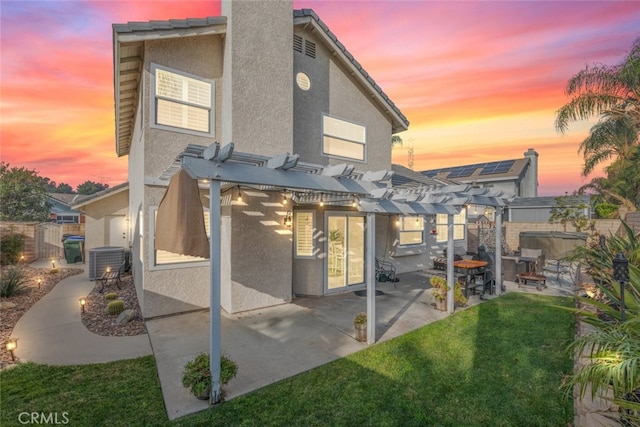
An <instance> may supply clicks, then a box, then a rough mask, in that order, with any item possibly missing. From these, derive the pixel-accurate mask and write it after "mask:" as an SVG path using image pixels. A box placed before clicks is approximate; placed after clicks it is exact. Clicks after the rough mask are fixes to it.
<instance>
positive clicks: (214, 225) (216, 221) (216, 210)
mask: <svg viewBox="0 0 640 427" xmlns="http://www.w3.org/2000/svg"><path fill="white" fill-rule="evenodd" d="M209 230H210V233H209V234H210V238H209V249H210V258H209V275H210V278H209V280H210V290H209V292H210V304H211V305H210V308H209V310H210V311H209V332H210V335H211V336H210V337H209V338H210V341H209V370H210V371H211V400H210V403H211V404H213V405H215V404H217V403H220V402H222V389H221V385H220V359H221V352H222V343H221V334H222V327H221V321H220V282H221V279H220V182H219V181H214V180H209Z"/></svg>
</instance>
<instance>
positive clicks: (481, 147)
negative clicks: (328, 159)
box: [0, 0, 640, 195]
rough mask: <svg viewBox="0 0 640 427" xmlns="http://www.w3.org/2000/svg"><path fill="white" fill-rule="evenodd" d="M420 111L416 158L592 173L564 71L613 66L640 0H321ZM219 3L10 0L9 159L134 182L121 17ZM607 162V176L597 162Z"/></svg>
mask: <svg viewBox="0 0 640 427" xmlns="http://www.w3.org/2000/svg"><path fill="white" fill-rule="evenodd" d="M294 7H295V8H296V9H299V8H312V9H314V10H315V11H316V13H317V14H318V15H319V16H320V18H321V19H322V20H323V21H324V22H325V23H326V24H327V25H328V26H329V28H330V29H331V30H332V31H333V32H334V33H335V34H336V36H337V37H338V39H339V40H340V41H341V42H342V43H343V44H344V45H345V46H346V47H347V49H348V50H349V51H350V52H351V53H352V54H353V55H354V56H355V58H356V59H357V60H358V61H359V62H360V63H361V64H362V65H363V67H364V68H365V69H366V70H367V72H368V73H369V74H370V75H371V76H372V77H373V79H374V80H375V81H376V82H377V83H378V84H379V85H380V87H382V89H383V90H384V91H385V92H386V93H387V95H389V97H390V98H391V99H392V100H393V101H394V102H395V104H396V105H397V106H398V107H399V108H400V109H401V110H402V112H403V113H404V114H405V115H406V116H407V118H408V119H409V121H410V122H411V124H410V127H409V131H407V132H404V133H401V134H400V136H401V137H402V139H403V140H404V146H403V147H399V148H395V149H394V155H393V159H394V162H395V163H400V164H403V165H406V164H407V151H408V148H409V146H413V148H414V151H415V160H414V169H415V170H425V169H434V168H439V167H446V166H454V165H462V164H469V163H480V162H485V161H494V160H503V159H512V158H519V157H522V156H523V153H524V152H525V151H526V150H527V149H528V148H530V147H533V148H535V149H536V150H537V151H538V153H539V154H540V157H539V161H540V172H539V182H540V187H539V194H540V195H558V194H564V192H565V191H569V192H571V191H573V190H575V189H577V188H578V187H579V186H580V185H582V184H584V183H585V182H588V181H589V179H590V178H591V177H588V178H582V177H581V176H580V168H581V164H582V159H581V157H580V156H579V155H578V153H577V148H578V144H579V143H580V141H582V139H584V137H585V136H586V135H587V133H588V129H589V128H590V126H591V125H592V124H593V123H595V122H594V121H592V122H583V123H575V124H572V125H571V127H570V130H569V132H568V133H567V134H566V135H559V134H558V133H557V132H556V131H555V128H554V119H555V112H556V110H557V109H558V108H560V107H561V106H562V105H563V104H565V103H566V102H567V101H568V98H567V97H566V95H565V93H564V87H565V84H566V82H567V80H568V79H569V78H570V77H571V76H572V75H573V74H575V73H577V72H578V71H580V70H581V69H583V68H584V67H585V65H587V64H592V63H604V64H609V65H613V64H616V63H618V62H620V60H621V59H622V58H623V57H624V56H625V55H626V53H627V52H628V51H629V49H630V48H631V45H632V43H633V41H634V40H635V39H636V38H637V37H639V36H640V2H634V1H629V2H611V1H602V2H599V1H588V2H576V1H567V2H560V1H549V2H546V1H544V2H539V1H538V2H522V1H513V2H506V1H502V2H489V1H471V2H435V1H344V0H343V1H321V0H318V1H310V0H300V1H295V0H294ZM219 14H220V6H219V3H218V2H215V1H162V0H154V1H126V0H122V1H120V0H111V1H58V0H55V1H29V0H21V1H7V0H1V2H0V19H1V22H0V31H1V45H0V48H1V63H0V66H1V75H0V85H1V88H0V89H1V93H0V108H1V111H0V114H1V116H0V117H1V119H0V120H1V130H0V131H1V134H0V158H1V159H2V161H4V162H8V163H10V164H11V165H12V166H25V167H27V168H29V169H35V170H37V171H38V172H39V174H40V175H41V176H46V177H49V178H50V179H51V180H53V181H56V182H57V183H61V182H65V183H68V184H70V185H72V186H73V187H74V188H75V186H77V185H78V184H79V183H81V182H84V181H86V180H87V179H89V180H92V181H99V182H104V183H107V184H110V185H111V186H113V185H116V184H119V183H121V182H124V181H126V180H127V160H126V157H123V158H118V157H117V156H116V154H115V148H114V147H115V142H114V110H113V102H114V101H113V64H112V60H113V47H112V30H111V24H113V23H124V22H127V21H149V20H164V19H172V18H175V19H183V18H188V17H205V16H215V15H219ZM596 174H601V170H599V171H598V172H597V173H596Z"/></svg>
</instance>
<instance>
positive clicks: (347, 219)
mask: <svg viewBox="0 0 640 427" xmlns="http://www.w3.org/2000/svg"><path fill="white" fill-rule="evenodd" d="M325 215H326V216H325V221H326V222H325V230H327V234H326V237H327V240H326V248H325V253H326V254H327V257H326V260H327V261H326V264H325V265H326V272H325V274H326V289H327V291H332V290H335V289H340V288H345V287H347V286H350V285H358V284H361V283H364V281H365V276H364V275H365V265H364V260H365V217H364V216H362V215H358V214H351V213H337V212H336V213H331V212H327V213H326V214H325Z"/></svg>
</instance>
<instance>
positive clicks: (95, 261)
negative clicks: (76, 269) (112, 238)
mask: <svg viewBox="0 0 640 427" xmlns="http://www.w3.org/2000/svg"><path fill="white" fill-rule="evenodd" d="M124 257H125V255H124V248H121V247H118V246H105V247H102V248H93V249H90V250H89V280H95V279H99V278H100V277H101V276H102V274H103V273H104V272H105V271H106V269H107V267H110V268H111V270H112V271H117V269H118V268H120V266H121V265H122V263H123V262H124V260H125V258H124Z"/></svg>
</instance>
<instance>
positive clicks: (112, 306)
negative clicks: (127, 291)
mask: <svg viewBox="0 0 640 427" xmlns="http://www.w3.org/2000/svg"><path fill="white" fill-rule="evenodd" d="M123 311H124V301H122V300H120V299H116V300H113V301H111V302H110V303H109V304H107V313H109V314H111V315H112V316H116V315H118V314H120V313H122V312H123Z"/></svg>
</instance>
